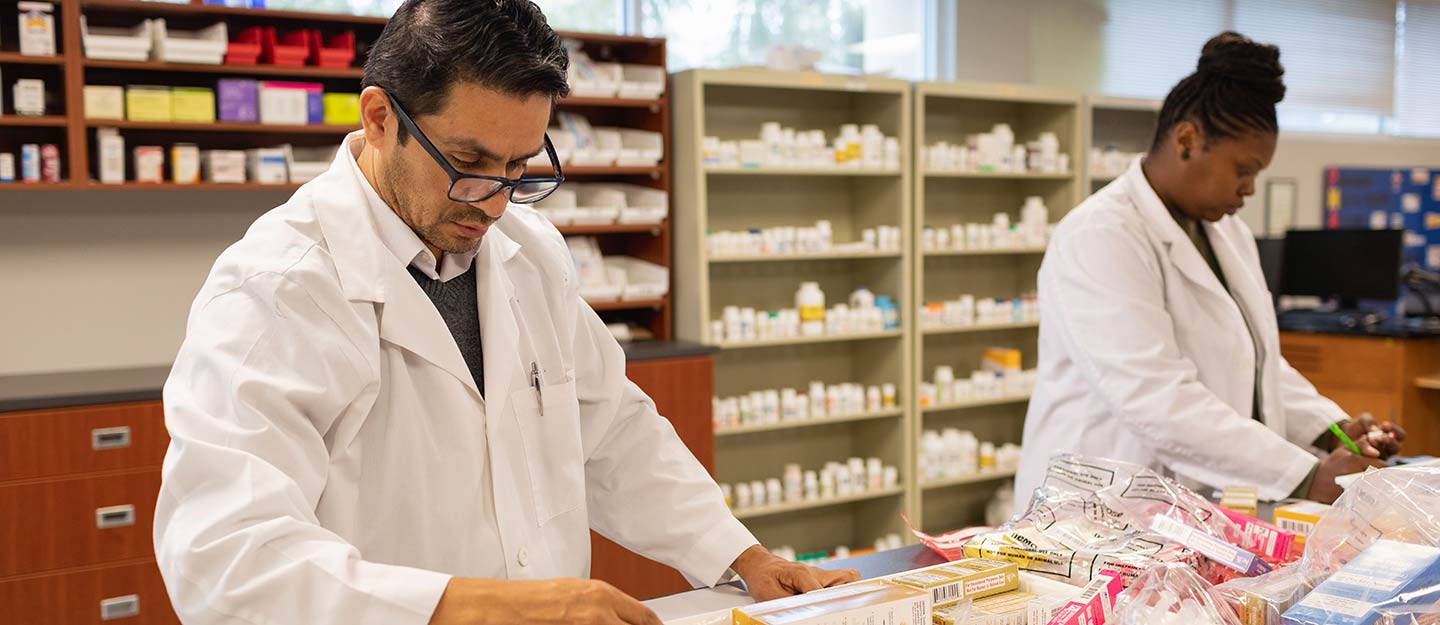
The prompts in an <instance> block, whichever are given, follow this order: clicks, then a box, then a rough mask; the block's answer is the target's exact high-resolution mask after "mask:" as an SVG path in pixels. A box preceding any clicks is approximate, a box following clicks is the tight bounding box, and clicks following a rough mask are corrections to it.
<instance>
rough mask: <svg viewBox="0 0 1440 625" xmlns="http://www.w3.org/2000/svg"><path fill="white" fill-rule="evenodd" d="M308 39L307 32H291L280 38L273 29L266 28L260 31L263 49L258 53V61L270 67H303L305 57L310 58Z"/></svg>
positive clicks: (270, 27) (308, 33) (308, 34)
mask: <svg viewBox="0 0 1440 625" xmlns="http://www.w3.org/2000/svg"><path fill="white" fill-rule="evenodd" d="M309 39H310V31H309V30H304V29H302V30H293V31H290V32H288V33H285V35H284V36H282V37H276V33H275V28H274V27H273V26H266V27H265V28H264V30H263V31H261V42H262V43H263V44H264V47H263V49H262V50H261V52H260V60H261V61H262V62H264V63H269V64H271V65H284V66H286V67H301V66H303V65H305V57H308V56H310V43H309Z"/></svg>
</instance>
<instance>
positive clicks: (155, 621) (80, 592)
mask: <svg viewBox="0 0 1440 625" xmlns="http://www.w3.org/2000/svg"><path fill="white" fill-rule="evenodd" d="M0 606H4V607H3V608H0V609H3V611H4V613H5V614H9V615H10V616H8V617H5V622H6V623H14V624H15V625H56V624H57V623H64V624H65V625H89V624H92V623H93V624H95V625H110V624H111V623H114V624H115V625H162V624H163V625H176V624H178V623H179V622H180V619H178V618H176V617H175V611H174V610H172V609H171V608H170V599H169V597H168V596H167V595H166V594H165V584H164V582H163V581H162V580H161V579H160V570H159V569H157V568H155V563H154V562H153V561H152V562H143V563H139V564H123V565H117V566H113V567H106V568H99V569H92V570H87V571H81V572H74V573H59V574H55V575H42V576H34V577H26V578H21V579H12V580H10V581H0ZM107 617H108V618H107ZM11 619H13V620H11Z"/></svg>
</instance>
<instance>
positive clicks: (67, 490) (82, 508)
mask: <svg viewBox="0 0 1440 625" xmlns="http://www.w3.org/2000/svg"><path fill="white" fill-rule="evenodd" d="M159 493H160V472H159V471H158V470H153V469H147V470H140V471H132V472H125V473H111V474H100V475H89V476H83V477H77V478H72V479H65V480H53V481H36V482H21V483H16V484H10V485H7V486H0V519H3V521H4V522H3V523H0V545H4V548H3V549H0V577H8V576H12V575H20V574H25V573H37V572H41V571H49V570H54V569H62V568H70V567H77V566H86V565H93V564H103V563H107V562H118V561H121V560H132V559H136V558H145V557H153V556H154V541H153V540H152V539H151V527H152V525H153V524H154V519H155V500H156V498H157V497H158V496H159ZM121 505H131V506H134V515H133V517H134V522H133V523H132V524H130V525H128V526H125V527H113V528H108V529H100V528H99V527H98V526H97V525H98V524H97V522H96V510H97V509H99V508H108V507H112V506H121Z"/></svg>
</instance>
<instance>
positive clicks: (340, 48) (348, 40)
mask: <svg viewBox="0 0 1440 625" xmlns="http://www.w3.org/2000/svg"><path fill="white" fill-rule="evenodd" d="M309 62H310V64H311V65H318V66H320V67H333V68H345V67H350V64H351V63H353V62H355V33H354V32H350V31H346V32H343V33H340V34H338V35H335V36H334V37H331V38H330V41H329V42H328V43H327V42H326V41H325V36H324V35H321V34H320V31H318V30H312V31H310V59H309Z"/></svg>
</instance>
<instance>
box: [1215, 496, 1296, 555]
mask: <svg viewBox="0 0 1440 625" xmlns="http://www.w3.org/2000/svg"><path fill="white" fill-rule="evenodd" d="M1216 508H1219V509H1220V511H1221V512H1224V513H1225V516H1226V517H1229V518H1230V520H1231V521H1233V522H1234V523H1235V524H1236V525H1239V526H1240V531H1241V533H1242V539H1241V544H1240V545H1239V546H1240V547H1243V548H1244V549H1245V550H1246V551H1253V552H1255V553H1258V554H1260V555H1262V556H1265V557H1267V558H1271V559H1273V560H1276V561H1279V562H1286V561H1288V560H1289V559H1290V549H1291V547H1293V546H1294V545H1295V532H1289V531H1286V530H1282V529H1280V528H1279V527H1276V526H1274V525H1272V524H1270V523H1266V522H1264V521H1261V520H1260V519H1257V518H1255V517H1252V516H1249V515H1245V514H1241V513H1239V512H1236V511H1234V510H1231V509H1229V508H1221V507H1219V506H1216Z"/></svg>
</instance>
